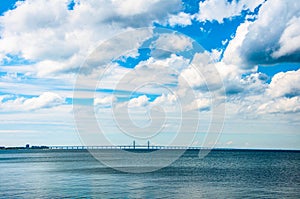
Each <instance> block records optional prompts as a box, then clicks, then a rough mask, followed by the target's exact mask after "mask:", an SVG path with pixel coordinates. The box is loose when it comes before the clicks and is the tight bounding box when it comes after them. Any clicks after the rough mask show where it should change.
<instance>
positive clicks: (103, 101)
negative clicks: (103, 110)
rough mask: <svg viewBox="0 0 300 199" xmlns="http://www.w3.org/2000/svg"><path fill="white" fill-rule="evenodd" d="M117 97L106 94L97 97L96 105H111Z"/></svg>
mask: <svg viewBox="0 0 300 199" xmlns="http://www.w3.org/2000/svg"><path fill="white" fill-rule="evenodd" d="M116 100H117V98H116V97H115V96H106V97H103V98H98V97H97V98H95V99H94V105H95V106H98V105H99V106H105V107H106V106H111V105H112V103H113V102H115V101H116Z"/></svg>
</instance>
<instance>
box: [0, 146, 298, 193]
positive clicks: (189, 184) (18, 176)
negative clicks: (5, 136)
mask: <svg viewBox="0 0 300 199" xmlns="http://www.w3.org/2000/svg"><path fill="white" fill-rule="evenodd" d="M173 152H174V151H173V150H168V151H167V152H166V153H173ZM198 152H199V151H198V150H187V151H185V153H184V154H183V155H182V156H181V157H180V158H178V159H177V160H175V161H174V162H173V163H172V164H171V165H169V166H166V167H163V168H161V169H158V170H156V171H153V172H146V173H131V172H122V171H120V170H118V169H114V168H110V167H109V166H106V165H105V164H103V163H101V161H99V160H98V159H95V158H94V157H93V156H92V155H91V154H90V153H89V151H87V150H38V149H35V150H0V198H4V199H9V198H295V199H297V198H300V151H271V150H213V151H211V152H210V153H209V154H208V155H207V156H206V157H204V158H199V156H198ZM103 153H105V157H106V158H112V159H113V158H116V156H118V153H117V152H116V151H115V150H105V151H104V152H103ZM134 161H136V162H138V161H139V160H133V162H134ZM133 165H134V164H133ZM137 165H138V164H137ZM119 166H120V167H121V166H122V165H119ZM133 167H134V166H133Z"/></svg>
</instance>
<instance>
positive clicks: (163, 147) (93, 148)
mask: <svg viewBox="0 0 300 199" xmlns="http://www.w3.org/2000/svg"><path fill="white" fill-rule="evenodd" d="M48 148H49V149H53V150H55V149H60V150H100V149H101V150H104V149H111V150H112V149H122V150H163V149H165V150H167V149H169V150H170V149H180V150H200V149H202V150H203V149H209V148H204V147H187V146H147V145H136V146H133V145H119V146H48Z"/></svg>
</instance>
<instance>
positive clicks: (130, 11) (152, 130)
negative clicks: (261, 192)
mask: <svg viewBox="0 0 300 199" xmlns="http://www.w3.org/2000/svg"><path fill="white" fill-rule="evenodd" d="M299 116H300V2H299V1H296V0H266V1H265V0H239V1H236V0H230V1H229V0H228V1H227V0H201V1H197V0H195V1H194V0H191V1H189V0H141V1H135V0H89V1H84V0H73V1H72V0H51V1H46V0H24V1H15V0H5V1H1V3H0V118H1V119H0V146H25V144H27V143H28V144H30V145H49V146H54V145H59V146H60V145H104V144H106V145H107V144H112V145H128V144H131V143H132V141H133V140H136V143H137V144H140V145H144V144H146V143H147V141H148V140H149V141H150V142H151V144H153V145H185V146H208V147H219V148H271V149H300V131H299V129H300V117H299Z"/></svg>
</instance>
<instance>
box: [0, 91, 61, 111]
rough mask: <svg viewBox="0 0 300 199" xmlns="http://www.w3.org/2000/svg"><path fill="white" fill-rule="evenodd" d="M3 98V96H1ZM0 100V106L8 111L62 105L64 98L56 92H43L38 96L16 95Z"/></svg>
mask: <svg viewBox="0 0 300 199" xmlns="http://www.w3.org/2000/svg"><path fill="white" fill-rule="evenodd" d="M3 99H4V98H3ZM3 99H1V101H0V107H1V109H3V110H9V111H30V110H37V109H43V108H51V107H56V106H59V105H62V104H63V103H64V102H65V100H64V99H63V98H62V97H61V96H59V95H58V94H56V93H52V92H44V93H43V94H41V95H40V96H38V97H33V98H29V99H26V98H24V97H18V98H16V99H7V100H6V101H3Z"/></svg>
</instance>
